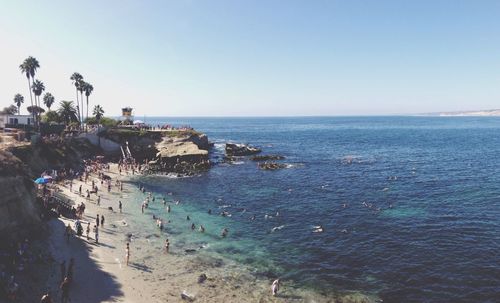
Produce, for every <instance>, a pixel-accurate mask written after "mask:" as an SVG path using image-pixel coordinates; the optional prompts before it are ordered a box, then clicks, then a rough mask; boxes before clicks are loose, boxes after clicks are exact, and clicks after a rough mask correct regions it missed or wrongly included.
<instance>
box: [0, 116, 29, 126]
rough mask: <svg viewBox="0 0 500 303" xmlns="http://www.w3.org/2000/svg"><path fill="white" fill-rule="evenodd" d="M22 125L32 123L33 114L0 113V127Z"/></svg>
mask: <svg viewBox="0 0 500 303" xmlns="http://www.w3.org/2000/svg"><path fill="white" fill-rule="evenodd" d="M24 125H33V116H31V115H8V114H0V129H4V128H6V127H15V126H24Z"/></svg>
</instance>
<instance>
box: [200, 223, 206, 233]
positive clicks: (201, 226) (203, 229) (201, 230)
mask: <svg viewBox="0 0 500 303" xmlns="http://www.w3.org/2000/svg"><path fill="white" fill-rule="evenodd" d="M204 232H205V227H203V225H201V224H200V233H204Z"/></svg>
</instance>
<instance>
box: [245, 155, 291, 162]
mask: <svg viewBox="0 0 500 303" xmlns="http://www.w3.org/2000/svg"><path fill="white" fill-rule="evenodd" d="M283 159H285V157H284V156H281V155H260V156H253V157H251V158H250V160H252V161H269V160H283Z"/></svg>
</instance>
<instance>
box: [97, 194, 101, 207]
mask: <svg viewBox="0 0 500 303" xmlns="http://www.w3.org/2000/svg"><path fill="white" fill-rule="evenodd" d="M97 206H101V195H99V196H97Z"/></svg>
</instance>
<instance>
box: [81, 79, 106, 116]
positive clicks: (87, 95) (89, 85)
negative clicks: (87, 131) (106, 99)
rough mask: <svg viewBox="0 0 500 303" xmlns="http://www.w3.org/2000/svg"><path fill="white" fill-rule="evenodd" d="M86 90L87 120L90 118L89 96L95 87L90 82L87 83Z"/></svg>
mask: <svg viewBox="0 0 500 303" xmlns="http://www.w3.org/2000/svg"><path fill="white" fill-rule="evenodd" d="M84 91H85V96H86V97H87V120H88V118H89V96H90V95H91V94H92V92H93V91H94V87H93V86H92V84H90V83H85V86H84ZM94 109H95V108H94ZM101 109H102V108H101Z"/></svg>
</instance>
